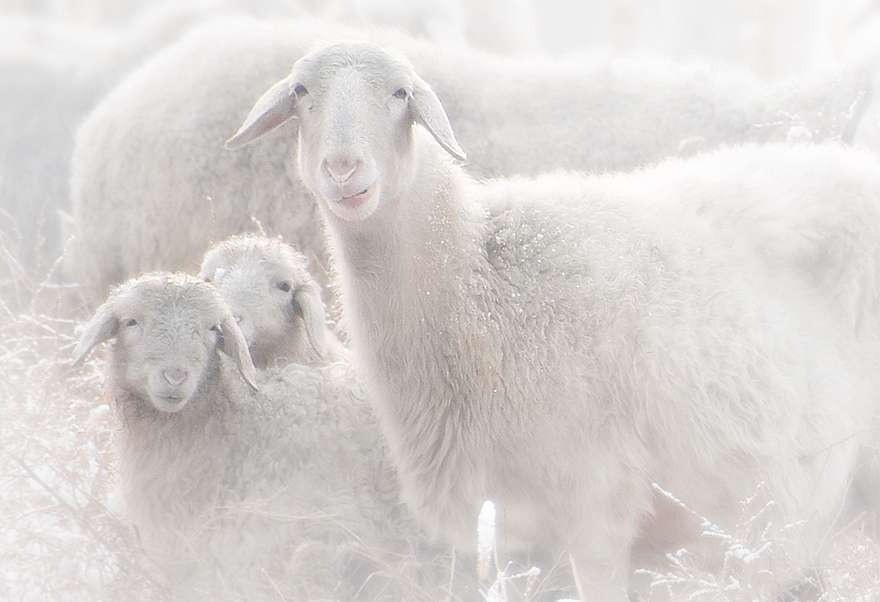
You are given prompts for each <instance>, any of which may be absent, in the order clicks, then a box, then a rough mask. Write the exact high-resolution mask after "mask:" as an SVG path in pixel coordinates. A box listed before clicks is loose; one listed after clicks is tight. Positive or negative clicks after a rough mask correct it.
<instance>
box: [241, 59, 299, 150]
mask: <svg viewBox="0 0 880 602" xmlns="http://www.w3.org/2000/svg"><path fill="white" fill-rule="evenodd" d="M297 85H298V84H297V81H296V78H295V77H294V75H293V74H292V73H291V74H290V75H289V76H287V77H286V78H284V79H282V80H281V81H280V82H278V83H277V84H275V85H274V86H272V87H271V88H269V89H268V90H266V92H264V93H263V95H262V96H260V98H259V99H257V102H256V104H254V107H253V108H252V109H251V111H250V113H248V116H247V117H246V118H245V120H244V123H243V124H242V125H241V127H240V128H238V131H237V132H236V133H235V135H234V136H233V137H232V138H230V139H229V140H227V141H226V148H227V149H229V150H235V149H239V148H241V147H242V146H244V145H246V144H250V143H251V142H253V141H254V140H256V139H257V138H260V137H261V136H263V135H265V134H268V133H269V132H271V131H272V130H274V129H275V128H277V127H278V126H279V125H281V124H282V123H284V122H285V121H287V120H288V119H290V118H291V117H293V113H294V111H295V110H296V100H297V97H296V88H297Z"/></svg>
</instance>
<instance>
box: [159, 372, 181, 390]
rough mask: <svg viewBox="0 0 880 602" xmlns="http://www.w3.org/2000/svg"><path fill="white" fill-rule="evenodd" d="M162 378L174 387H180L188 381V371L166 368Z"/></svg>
mask: <svg viewBox="0 0 880 602" xmlns="http://www.w3.org/2000/svg"><path fill="white" fill-rule="evenodd" d="M162 376H164V377H165V380H166V381H168V384H169V385H171V386H172V387H178V386H180V384H181V383H183V381H184V380H186V370H184V369H183V368H166V369H165V370H162Z"/></svg>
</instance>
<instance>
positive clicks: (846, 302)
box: [228, 42, 880, 601]
mask: <svg viewBox="0 0 880 602" xmlns="http://www.w3.org/2000/svg"><path fill="white" fill-rule="evenodd" d="M288 120H289V121H288ZM282 123H289V124H292V125H294V126H296V127H297V128H298V131H299V142H300V145H299V149H300V155H299V167H300V171H301V175H302V178H303V182H304V183H305V184H306V186H308V188H309V189H310V190H311V191H312V193H313V194H314V195H315V197H316V198H317V199H318V200H319V205H320V207H321V210H322V213H323V216H324V218H325V220H326V222H327V224H328V229H329V234H330V243H331V244H330V246H331V253H332V256H333V259H334V261H335V262H337V263H338V270H339V274H340V279H341V283H340V284H341V294H342V298H343V310H344V319H345V320H346V322H345V328H346V330H347V332H349V334H350V336H351V345H352V349H353V353H354V361H355V364H356V365H357V366H358V368H359V369H360V370H361V376H362V377H363V379H364V382H365V385H366V387H367V390H368V392H369V395H370V398H371V399H372V400H373V403H374V405H375V408H376V410H377V413H378V416H379V419H380V424H381V426H382V428H383V432H384V433H385V436H386V438H387V439H388V441H389V447H390V451H391V456H392V458H393V459H394V461H395V462H396V465H397V468H398V472H399V474H400V478H401V482H402V487H403V495H404V499H405V500H406V501H407V503H408V505H409V507H410V509H411V510H412V511H413V512H414V513H415V514H416V516H417V517H418V518H419V519H421V521H422V523H423V525H424V526H425V527H426V528H428V529H429V530H430V531H431V532H432V533H433V534H434V535H435V536H443V537H447V538H448V539H449V540H451V542H453V543H454V544H455V545H457V546H460V547H465V548H466V547H470V545H469V544H470V543H471V536H470V534H471V527H472V525H473V523H474V519H475V517H476V516H477V513H478V511H479V509H480V505H481V504H482V503H483V500H486V499H489V500H493V501H494V502H495V503H496V504H497V506H498V508H499V517H501V522H502V532H503V535H502V536H500V538H501V539H502V541H504V542H506V543H507V545H508V546H510V548H511V549H515V548H520V547H522V548H530V549H542V548H546V549H549V550H551V551H552V552H554V553H563V552H564V551H570V552H571V553H572V554H573V558H574V560H575V563H576V565H577V567H578V572H579V576H580V581H581V583H582V585H583V587H584V591H585V594H586V595H587V598H588V599H590V600H603V601H604V600H621V601H622V600H625V599H626V590H627V587H628V585H627V584H628V579H629V576H630V557H631V554H633V553H635V552H638V551H639V550H641V549H650V548H656V547H659V548H661V550H663V551H669V550H675V549H676V548H675V547H671V546H680V545H683V543H686V542H687V541H688V539H689V538H692V537H695V536H696V535H697V534H698V533H699V530H700V525H699V524H695V521H693V518H692V517H691V516H690V515H686V514H685V513H684V512H682V511H681V510H680V509H679V508H677V507H670V506H671V505H670V504H667V503H664V500H663V499H658V498H659V497H660V496H659V495H658V494H657V493H655V490H654V489H653V488H652V484H653V483H656V484H658V485H659V486H660V487H662V488H663V489H664V490H666V491H669V492H672V493H673V494H674V495H675V496H677V497H678V498H679V499H680V500H682V501H683V502H684V503H685V504H687V506H688V507H689V508H692V509H694V510H695V511H696V512H699V513H700V515H701V516H705V517H708V518H709V519H710V520H713V521H715V522H716V524H718V525H721V526H722V527H726V528H732V527H733V526H734V525H735V523H736V520H737V518H738V517H739V516H740V512H741V507H740V504H739V502H740V500H743V499H746V498H747V497H749V496H751V495H752V494H754V493H755V491H757V490H758V488H759V485H760V484H761V483H764V484H766V487H765V488H764V489H763V490H762V491H764V492H765V493H766V495H767V498H768V500H772V502H773V503H772V505H770V506H768V508H767V514H766V515H764V516H763V518H764V519H766V520H767V521H768V527H767V533H769V534H771V535H772V536H774V537H776V538H779V540H780V541H781V542H782V547H783V549H784V551H785V553H786V554H788V555H789V557H790V558H791V559H792V562H794V563H796V564H800V565H802V566H803V565H808V564H810V563H811V562H814V561H816V559H817V558H819V556H818V554H819V553H820V552H821V549H820V548H821V544H822V542H823V540H824V537H825V536H826V535H827V534H828V530H829V529H830V528H831V526H832V524H834V521H835V518H836V513H837V511H838V509H839V508H840V507H841V506H843V504H844V501H845V498H846V495H847V492H848V484H849V481H850V478H851V476H852V474H853V473H854V471H855V469H856V466H857V465H858V463H859V461H860V458H861V456H860V454H863V453H866V452H865V451H864V450H863V449H862V445H865V446H866V448H865V449H867V444H868V443H869V440H868V435H867V434H866V433H865V432H864V430H865V428H864V427H865V425H866V424H868V423H869V419H870V417H871V416H872V414H873V413H874V412H875V411H876V407H875V406H876V401H875V400H876V399H877V397H878V393H880V382H878V375H880V372H878V370H877V368H878V363H880V353H878V351H880V349H878V337H880V320H878V311H880V306H878V287H877V284H878V273H877V272H878V266H877V261H878V257H880V244H878V241H880V164H878V161H877V159H875V158H874V157H873V156H872V155H871V154H870V153H867V152H859V151H853V150H851V149H845V148H844V147H842V146H839V145H837V144H829V145H807V144H802V145H789V144H778V145H768V146H766V147H759V146H750V145H746V146H743V147H738V148H731V149H726V150H719V151H717V152H714V153H710V154H704V155H698V156H696V157H694V158H692V159H690V160H684V159H676V160H669V161H667V162H664V163H662V164H660V165H659V166H657V167H654V168H651V169H644V170H640V171H636V172H634V173H631V174H614V175H605V176H592V177H591V176H584V175H577V174H566V173H557V174H551V175H546V176H541V177H537V178H535V179H525V178H520V179H510V180H505V179H499V180H497V181H490V182H487V183H482V184H481V183H477V182H475V181H473V180H471V179H470V178H468V177H467V176H466V175H464V173H463V172H462V170H461V169H460V168H459V167H457V166H456V165H454V164H453V161H452V160H451V159H450V157H449V155H451V156H452V157H453V158H455V159H459V160H463V159H464V157H465V154H464V151H463V150H462V149H461V148H460V146H459V144H458V142H457V141H456V139H455V137H454V135H453V132H452V129H451V127H450V125H449V121H448V119H447V116H446V114H445V113H444V111H443V107H442V106H441V104H440V102H439V100H438V97H437V95H436V94H435V93H434V92H433V91H432V90H431V88H430V87H429V86H428V85H427V84H426V83H425V81H424V80H423V79H422V78H421V77H419V76H418V75H417V74H416V72H415V71H414V69H413V68H412V67H411V66H410V64H409V63H408V62H407V61H406V60H404V59H402V58H398V57H396V56H395V55H392V54H390V53H388V52H387V51H385V50H383V49H382V48H380V47H378V46H374V45H372V44H369V43H363V42H341V43H337V44H331V45H329V46H326V47H322V48H320V49H319V50H316V51H314V52H313V53H311V54H309V55H307V56H305V57H304V58H302V59H300V61H298V62H297V63H296V65H295V66H294V68H293V71H292V72H291V73H290V75H289V76H288V77H287V78H285V79H284V80H282V81H281V82H279V83H278V84H276V85H275V86H273V87H272V88H270V89H269V90H268V91H267V92H266V93H265V94H264V95H263V96H262V97H261V98H260V99H259V100H258V101H257V102H256V104H255V106H254V108H253V110H252V111H251V113H250V114H249V115H248V117H247V119H246V121H245V123H244V124H243V125H242V127H241V129H240V130H239V131H238V133H236V134H235V136H233V137H232V138H231V139H230V140H229V142H228V146H229V147H230V148H237V147H240V146H242V145H244V144H247V143H249V142H250V141H253V140H255V139H257V138H259V137H260V136H263V135H265V134H266V133H267V132H269V131H270V130H272V129H273V128H275V127H277V126H279V124H282ZM432 137H433V138H432ZM585 143H586V141H585ZM874 453H876V452H874ZM875 507H876V506H875ZM670 525H672V526H673V527H672V528H670ZM663 527H666V529H665V531H667V533H665V534H664V533H661V532H662V531H664V529H663ZM668 531H672V533H668ZM669 536H672V539H670V540H661V539H660V538H661V537H669ZM637 539H638V540H640V543H639V544H638V546H641V547H639V548H638V549H636V548H637V544H636V542H637ZM707 552H708V551H707ZM780 578H782V577H781V576H780Z"/></svg>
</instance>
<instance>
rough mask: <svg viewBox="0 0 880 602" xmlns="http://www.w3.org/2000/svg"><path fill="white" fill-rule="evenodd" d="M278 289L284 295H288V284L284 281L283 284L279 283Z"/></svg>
mask: <svg viewBox="0 0 880 602" xmlns="http://www.w3.org/2000/svg"><path fill="white" fill-rule="evenodd" d="M278 288H280V289H281V290H282V291H284V292H285V293H289V292H290V283H289V282H287V281H286V280H285V281H284V282H279V283H278Z"/></svg>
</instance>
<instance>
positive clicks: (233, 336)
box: [218, 314, 258, 391]
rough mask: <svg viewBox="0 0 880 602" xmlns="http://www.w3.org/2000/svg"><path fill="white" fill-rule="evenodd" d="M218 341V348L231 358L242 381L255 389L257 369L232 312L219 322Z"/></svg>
mask: <svg viewBox="0 0 880 602" xmlns="http://www.w3.org/2000/svg"><path fill="white" fill-rule="evenodd" d="M218 341H219V342H218V345H219V347H220V350H221V351H223V353H225V354H226V355H228V356H229V357H230V358H232V361H233V362H235V365H236V366H237V367H238V371H239V372H241V376H242V378H244V381H245V382H246V383H247V384H248V385H249V386H250V387H251V389H253V390H254V391H257V390H258V388H257V369H256V368H255V367H254V362H253V360H252V359H251V354H250V352H249V351H248V346H247V341H245V339H244V335H243V334H241V329H240V328H239V327H238V324H236V323H235V318H233V317H232V314H228V315H227V316H226V317H225V318H223V321H222V322H220V336H219V337H218Z"/></svg>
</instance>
